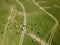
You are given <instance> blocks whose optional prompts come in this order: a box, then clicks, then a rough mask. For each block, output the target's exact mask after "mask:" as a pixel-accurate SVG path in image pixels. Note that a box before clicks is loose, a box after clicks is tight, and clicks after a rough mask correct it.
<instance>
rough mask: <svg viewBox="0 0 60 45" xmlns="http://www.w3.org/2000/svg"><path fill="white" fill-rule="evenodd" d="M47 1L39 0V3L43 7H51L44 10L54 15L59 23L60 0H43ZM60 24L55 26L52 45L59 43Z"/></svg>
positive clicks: (59, 44) (58, 44)
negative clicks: (40, 0) (41, 0)
mask: <svg viewBox="0 0 60 45" xmlns="http://www.w3.org/2000/svg"><path fill="white" fill-rule="evenodd" d="M36 1H37V0H36ZM45 1H46V2H47V3H40V2H39V0H38V2H39V4H40V5H41V6H43V7H47V6H49V7H51V8H47V9H46V10H47V11H48V12H49V13H51V14H52V15H53V16H55V17H56V18H57V19H58V21H59V25H60V8H59V7H60V1H59V0H51V1H48V0H45ZM54 5H57V6H58V7H55V6H54ZM59 34H60V26H59V27H58V28H57V31H56V33H55V36H54V39H53V41H52V45H60V43H59V42H60V35H59Z"/></svg>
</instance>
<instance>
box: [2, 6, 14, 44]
mask: <svg viewBox="0 0 60 45" xmlns="http://www.w3.org/2000/svg"><path fill="white" fill-rule="evenodd" d="M10 8H11V7H10ZM12 12H13V7H12V8H11V13H10V16H9V17H8V19H7V20H8V21H7V23H6V26H5V31H4V36H3V38H4V39H3V40H2V45H4V41H5V36H6V31H7V27H8V24H9V20H10V19H11V15H12Z"/></svg>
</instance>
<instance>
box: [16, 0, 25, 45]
mask: <svg viewBox="0 0 60 45" xmlns="http://www.w3.org/2000/svg"><path fill="white" fill-rule="evenodd" d="M16 2H17V3H18V4H19V5H20V6H21V7H22V9H23V12H24V13H23V15H24V23H23V25H24V26H23V27H22V28H23V31H22V33H21V36H20V40H19V45H22V43H23V39H24V35H25V32H26V12H25V8H24V6H23V4H22V3H21V2H19V1H18V0H16Z"/></svg>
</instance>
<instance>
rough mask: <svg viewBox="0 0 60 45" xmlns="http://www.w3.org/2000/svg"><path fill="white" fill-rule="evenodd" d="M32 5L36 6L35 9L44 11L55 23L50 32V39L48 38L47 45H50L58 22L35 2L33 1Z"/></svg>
mask: <svg viewBox="0 0 60 45" xmlns="http://www.w3.org/2000/svg"><path fill="white" fill-rule="evenodd" d="M33 3H34V4H35V5H36V6H37V7H39V9H41V10H42V11H44V12H45V13H46V14H48V15H49V16H50V17H51V18H52V19H54V21H55V25H54V27H53V28H52V30H51V35H50V38H49V40H48V43H49V44H50V45H51V42H52V39H53V37H54V33H55V31H56V28H57V27H58V25H59V21H58V20H57V19H56V18H55V17H54V16H53V15H52V14H50V13H49V12H47V11H46V10H45V9H44V8H43V7H41V6H40V5H39V4H38V3H37V2H36V1H35V0H33Z"/></svg>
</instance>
